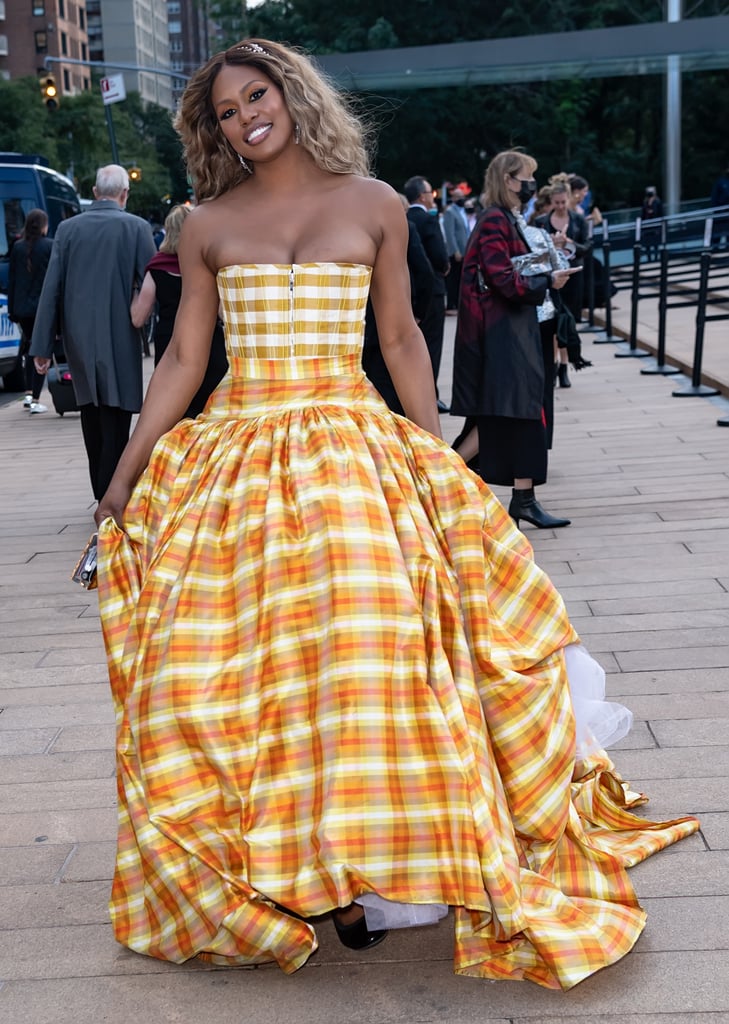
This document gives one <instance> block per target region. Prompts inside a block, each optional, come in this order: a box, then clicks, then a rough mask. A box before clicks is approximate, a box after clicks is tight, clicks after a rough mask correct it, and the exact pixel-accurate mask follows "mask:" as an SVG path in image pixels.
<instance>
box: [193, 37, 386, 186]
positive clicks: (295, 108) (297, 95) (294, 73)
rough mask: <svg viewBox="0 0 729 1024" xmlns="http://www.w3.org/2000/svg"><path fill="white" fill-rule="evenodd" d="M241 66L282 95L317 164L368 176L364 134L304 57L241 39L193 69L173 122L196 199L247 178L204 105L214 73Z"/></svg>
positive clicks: (263, 41)
mask: <svg viewBox="0 0 729 1024" xmlns="http://www.w3.org/2000/svg"><path fill="white" fill-rule="evenodd" d="M242 65H247V66H250V67H254V68H257V69H258V70H259V71H262V72H263V73H264V74H265V75H267V76H268V77H269V78H270V79H271V81H272V82H274V83H275V85H276V86H277V87H278V88H279V89H280V90H281V93H282V94H283V98H284V102H285V104H286V107H287V109H288V112H289V114H290V115H291V118H292V120H293V121H294V124H298V126H299V132H300V143H299V144H300V145H301V146H302V147H303V148H304V149H306V151H307V152H308V153H310V154H311V156H312V157H313V159H314V162H315V163H316V165H317V167H320V168H321V169H322V170H324V171H330V172H331V173H333V174H362V175H365V176H367V175H369V160H368V155H367V141H368V136H369V130H368V129H367V128H366V127H365V126H364V124H363V123H362V122H361V121H360V120H359V118H358V117H356V116H355V114H354V113H352V111H351V110H350V109H349V107H348V105H347V103H346V102H345V101H344V100H343V99H342V97H341V96H340V95H339V93H338V92H337V91H336V89H335V88H334V86H333V85H330V83H329V82H328V81H327V79H326V78H325V77H324V76H323V75H322V73H321V72H320V71H318V70H317V69H316V68H315V67H314V65H313V64H312V62H311V61H310V60H309V58H308V57H306V56H304V54H303V53H300V52H299V51H297V50H294V49H291V48H290V47H287V46H282V45H281V44H280V43H274V42H270V41H269V40H267V39H244V40H242V41H241V42H240V43H236V45H235V46H231V47H230V49H228V50H224V51H222V52H221V53H217V54H215V56H214V57H211V58H210V60H209V61H208V62H207V63H206V64H203V66H202V67H201V68H199V69H198V70H197V71H196V72H195V74H194V75H193V76H192V78H191V79H190V81H189V83H188V85H187V88H186V89H185V92H184V94H183V96H182V101H181V103H180V109H179V112H178V114H177V117H176V118H175V127H176V129H177V131H178V133H179V135H180V138H181V139H182V144H183V148H184V153H185V161H186V163H187V169H188V172H189V174H190V176H191V178H192V180H193V184H194V188H195V194H196V198H197V200H198V202H202V201H203V200H206V199H215V198H216V197H217V196H219V195H222V194H223V193H224V192H227V191H229V190H230V189H231V188H233V187H234V186H235V185H238V184H240V183H241V182H242V181H245V180H246V179H247V178H248V177H250V173H249V172H248V171H247V170H246V169H245V168H244V167H243V165H242V164H241V163H240V161H239V159H238V154H237V153H236V152H235V151H234V150H233V148H232V147H231V146H230V144H229V143H228V141H227V139H226V138H225V136H224V135H223V132H222V129H221V127H220V122H219V121H218V117H217V115H216V113H215V110H214V109H213V104H212V100H211V93H212V89H213V83H214V81H215V79H216V78H217V76H218V74H219V73H220V71H221V69H222V68H223V67H226V66H233V67H236V66H242ZM254 173H255V171H254Z"/></svg>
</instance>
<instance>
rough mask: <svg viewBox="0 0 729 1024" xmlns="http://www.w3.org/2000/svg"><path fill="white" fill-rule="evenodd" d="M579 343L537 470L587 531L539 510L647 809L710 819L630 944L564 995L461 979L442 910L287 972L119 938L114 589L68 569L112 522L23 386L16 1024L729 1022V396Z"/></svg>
mask: <svg viewBox="0 0 729 1024" xmlns="http://www.w3.org/2000/svg"><path fill="white" fill-rule="evenodd" d="M448 325H449V337H450V334H451V333H452V328H453V320H452V318H449V320H448ZM584 347H585V354H586V355H587V357H588V358H592V359H593V360H594V366H593V367H592V368H590V369H587V370H584V371H582V372H580V373H579V374H573V375H572V377H573V387H572V388H571V389H570V390H558V391H557V395H556V432H555V450H554V452H553V454H552V457H551V466H550V479H549V483H548V484H547V485H546V486H545V487H544V488H542V489H541V490H542V494H541V497H542V500H543V502H544V504H545V506H546V507H547V508H549V509H550V510H554V511H558V512H560V513H565V514H568V515H570V516H571V517H572V520H573V525H572V526H571V527H569V528H568V529H565V530H561V531H555V532H551V531H545V532H539V531H535V530H531V529H530V528H529V527H528V526H527V527H526V529H527V530H528V531H529V537H530V539H531V540H532V542H533V543H534V546H535V551H536V557H537V559H538V560H539V562H540V563H541V564H542V565H543V566H544V567H545V568H546V569H547V570H548V571H549V572H550V574H551V575H552V578H553V579H554V581H555V583H556V584H557V585H558V586H559V588H560V589H561V591H562V593H563V594H564V596H565V598H566V601H567V603H568V606H569V608H570V611H571V614H572V616H573V618H574V621H575V624H576V626H577V628H578V630H579V631H580V633H581V635H582V637H583V638H584V640H585V642H586V644H587V645H588V646H589V648H590V649H591V650H592V652H593V654H595V656H596V657H597V658H598V659H599V660H600V661H601V662H602V664H603V665H604V666H605V668H606V669H607V671H608V673H609V685H610V693H611V695H612V696H614V697H616V698H618V699H622V700H623V701H624V702H625V703H627V704H628V705H629V706H630V707H631V708H632V709H633V711H634V713H635V718H636V724H635V729H634V731H633V733H632V734H631V736H630V737H629V738H628V739H627V740H626V741H624V742H623V744H622V747H623V749H622V750H620V751H618V752H616V760H617V762H618V764H619V767H620V769H621V770H622V772H623V774H624V776H625V777H626V778H627V779H630V780H631V782H633V783H634V785H635V786H636V787H640V788H643V789H645V790H646V791H647V792H648V793H649V794H650V796H651V803H650V804H649V806H648V808H646V810H645V813H646V815H654V816H656V817H675V816H679V815H683V814H689V813H690V814H697V815H698V816H699V817H700V818H701V821H702V831H701V833H700V834H698V835H696V836H692V837H691V838H689V839H688V840H685V841H684V842H683V843H681V844H679V845H678V846H676V847H674V848H672V849H670V850H668V851H666V852H664V853H661V854H658V855H657V856H655V857H653V858H652V859H650V860H649V861H648V862H646V863H645V864H642V865H640V866H638V867H637V868H635V869H634V870H633V872H632V877H633V880H634V883H635V886H636V889H637V892H638V894H639V896H640V899H641V901H642V902H643V904H644V905H645V906H646V908H647V910H648V926H647V928H646V931H645V933H644V935H643V936H642V937H641V939H640V940H639V942H638V945H637V947H636V949H635V950H634V951H633V952H632V953H631V954H630V955H629V956H628V957H626V958H625V959H624V960H622V961H621V962H620V963H619V964H617V965H615V966H614V967H611V968H608V969H607V970H605V971H602V972H601V973H599V974H598V975H596V976H594V977H593V978H591V979H589V980H588V981H586V982H584V983H583V984H581V985H579V986H578V987H577V988H576V989H574V990H572V991H571V992H569V993H566V994H562V993H558V992H548V991H545V990H542V989H539V988H538V987H536V986H534V985H531V984H526V983H523V984H514V983H489V982H481V981H477V980H473V979H466V978H456V977H455V976H454V975H453V974H452V971H451V945H452V938H451V928H450V927H449V926H448V924H447V923H446V922H442V923H441V925H440V926H438V927H435V928H427V929H421V930H414V931H409V932H402V933H393V934H392V935H391V936H390V937H389V938H388V940H387V942H385V943H383V944H382V945H381V946H379V947H377V949H375V950H372V951H371V952H370V953H368V954H356V953H351V954H350V953H347V952H346V951H345V950H344V948H343V947H342V946H340V945H339V943H338V942H337V940H336V937H335V935H334V932H333V928H332V926H331V924H330V923H328V922H325V923H324V924H322V925H321V927H320V928H319V929H318V931H319V934H320V940H321V949H320V951H319V952H318V953H317V954H316V956H314V957H313V958H312V960H311V962H310V963H309V964H308V965H307V966H306V967H305V968H303V969H302V970H301V971H299V972H298V973H297V974H295V975H294V976H292V977H287V976H285V975H283V974H282V973H281V972H280V971H279V970H278V969H277V968H273V967H266V968H260V969H257V970H230V969H228V970H224V969H218V970H214V969H210V968H206V967H201V966H198V965H196V964H190V965H186V966H182V967H176V966H173V965H168V964H164V963H159V962H157V961H154V960H151V959H146V958H143V957H140V956H137V955H135V954H134V953H131V952H129V951H127V950H125V949H123V948H121V947H119V946H118V945H117V944H116V943H115V942H114V940H113V938H112V934H111V929H110V926H109V923H108V914H107V895H108V891H109V884H110V877H111V872H112V864H113V853H114V836H115V810H114V803H115V790H114V764H113V754H112V747H113V732H114V729H113V716H112V707H111V701H110V698H109V693H108V689H107V682H106V671H105V664H104V653H103V648H102V643H101V637H100V632H99V623H98V617H97V608H96V599H95V597H94V595H93V594H92V595H89V594H87V593H85V592H84V591H83V590H81V589H80V588H77V587H75V586H74V585H73V584H71V583H70V581H69V579H68V574H69V572H70V569H71V567H72V565H73V563H74V561H75V559H76V557H77V555H78V553H79V552H80V550H81V548H82V546H83V544H84V543H85V541H86V539H87V537H88V535H89V533H90V532H91V530H92V525H93V524H92V507H93V505H92V502H91V499H90V492H89V487H88V482H87V476H86V464H85V458H84V453H83V448H82V443H81V434H80V426H79V422H78V417H77V416H74V415H72V416H65V417H64V418H63V419H60V418H58V417H57V416H55V415H52V414H48V415H45V416H35V417H28V415H27V414H25V413H24V412H23V411H22V409H21V408H20V406H19V403H17V402H14V403H12V404H10V405H6V406H5V407H3V408H0V474H1V475H0V481H1V484H0V565H1V566H2V575H1V576H0V707H1V708H2V713H0V1020H2V1022H3V1024H59V1022H60V1024H71V1022H73V1024H99V1022H110V1024H127V1022H129V1021H133V1020H135V1019H137V1020H143V1021H153V1022H155V1024H168V1022H169V1024H173V1022H175V1024H243V1022H245V1024H277V1022H281V1024H293V1022H297V1024H299V1022H307V1024H308V1022H312V1024H313V1022H316V1024H426V1022H433V1024H435V1022H438V1024H468V1022H484V1021H488V1022H494V1024H506V1022H511V1024H527V1022H531V1024H533V1022H539V1024H564V1022H569V1021H572V1020H574V1021H575V1022H576V1024H683V1022H703V1024H729V926H728V924H727V922H728V921H729V733H728V731H727V717H728V716H729V458H728V456H729V451H728V446H729V431H727V430H722V429H719V428H717V427H716V425H715V424H716V418H717V414H719V415H727V413H728V412H729V405H727V403H724V406H723V407H722V406H721V405H720V404H719V405H717V404H716V403H715V402H714V403H712V402H711V401H709V400H707V399H686V400H683V399H681V400H678V399H674V398H672V397H671V389H672V388H673V387H674V386H675V380H673V379H672V380H670V381H667V380H665V379H663V378H657V377H641V375H640V373H639V368H638V367H637V366H636V361H634V360H630V359H627V360H626V359H615V358H614V351H615V349H614V346H612V345H603V346H600V345H593V344H591V341H590V339H589V338H587V339H586V340H585V342H584ZM449 352H450V350H448V351H447V352H446V358H445V361H444V365H445V366H446V367H447V366H449V365H450V362H449ZM442 394H443V396H444V397H445V398H447V397H448V384H447V382H446V381H444V383H443V387H442ZM444 426H445V429H446V432H447V434H448V436H449V437H452V436H454V434H455V431H456V429H457V426H458V424H457V423H456V422H455V421H451V420H450V418H448V417H445V418H444Z"/></svg>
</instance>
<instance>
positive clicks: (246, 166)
mask: <svg viewBox="0 0 729 1024" xmlns="http://www.w3.org/2000/svg"><path fill="white" fill-rule="evenodd" d="M238 159H239V160H240V165H241V167H242V168H243V170H244V171H245V172H246V174H253V168H252V167H251V165H250V164H249V163H248V161H247V160H244V159H243V157H242V156H241V155H240V153H239V154H238Z"/></svg>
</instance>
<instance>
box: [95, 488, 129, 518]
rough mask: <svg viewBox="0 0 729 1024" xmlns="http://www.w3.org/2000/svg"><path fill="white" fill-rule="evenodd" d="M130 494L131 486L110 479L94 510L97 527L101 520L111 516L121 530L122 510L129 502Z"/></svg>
mask: <svg viewBox="0 0 729 1024" xmlns="http://www.w3.org/2000/svg"><path fill="white" fill-rule="evenodd" d="M131 494H132V488H131V487H128V486H127V485H126V484H121V483H116V482H115V481H114V480H112V481H111V483H110V484H109V487H108V490H107V492H106V494H105V495H104V497H103V498H102V499H101V501H100V502H99V505H98V508H97V509H96V512H94V520H95V522H96V525H97V527H98V526H101V524H102V523H103V521H104V520H105V519H108V518H109V516H111V518H112V519H113V520H114V522H115V523H116V525H117V526H118V527H119V529H120V530H123V529H124V523H123V518H124V510H125V509H126V507H127V504H128V503H129V499H130V497H131Z"/></svg>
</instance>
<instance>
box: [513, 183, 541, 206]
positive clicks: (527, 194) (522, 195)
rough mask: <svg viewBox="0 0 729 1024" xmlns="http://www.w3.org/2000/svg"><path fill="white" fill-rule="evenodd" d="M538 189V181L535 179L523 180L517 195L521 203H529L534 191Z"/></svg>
mask: <svg viewBox="0 0 729 1024" xmlns="http://www.w3.org/2000/svg"><path fill="white" fill-rule="evenodd" d="M536 191H537V183H536V181H534V180H531V181H522V182H521V183H520V188H519V191H518V192H517V195H518V197H519V202H520V203H528V202H529V200H530V199H531V198H532V196H533V195H534V193H535V192H536Z"/></svg>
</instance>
